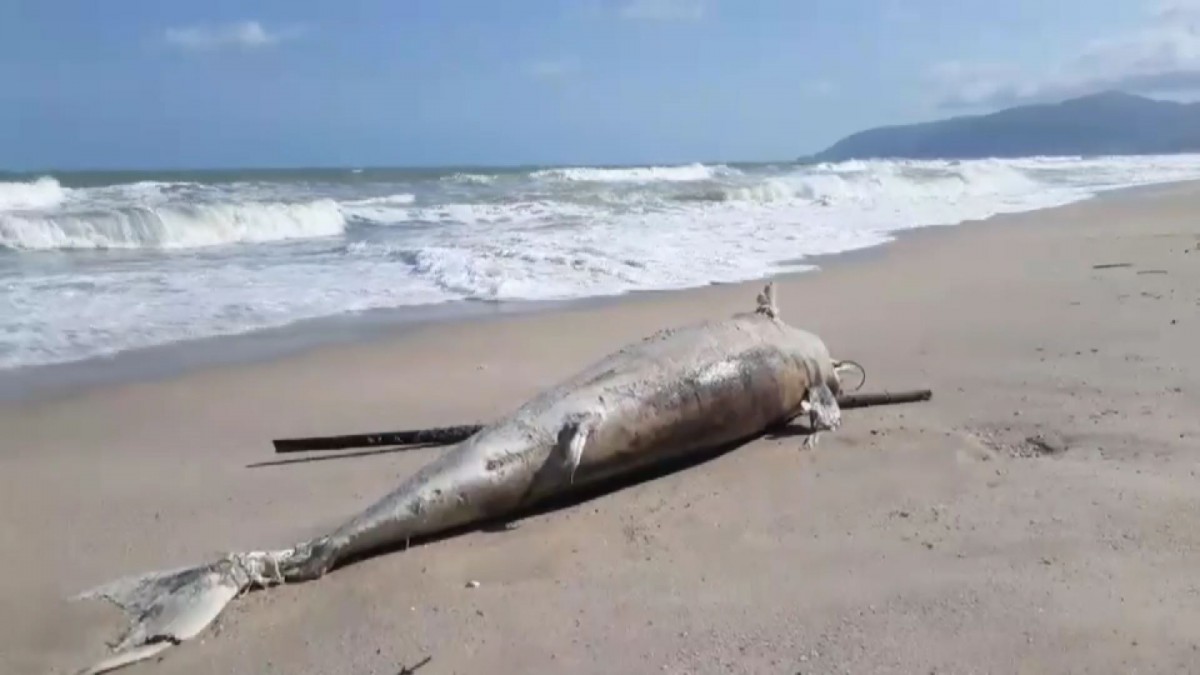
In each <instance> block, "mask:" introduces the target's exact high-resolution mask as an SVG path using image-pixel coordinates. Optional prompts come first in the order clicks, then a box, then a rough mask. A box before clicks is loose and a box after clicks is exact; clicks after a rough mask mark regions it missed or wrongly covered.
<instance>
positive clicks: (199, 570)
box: [78, 285, 851, 673]
mask: <svg viewBox="0 0 1200 675" xmlns="http://www.w3.org/2000/svg"><path fill="white" fill-rule="evenodd" d="M850 363H851V362H839V361H835V360H834V359H832V358H831V357H830V355H829V351H828V350H827V349H826V346H825V344H824V343H823V342H822V341H821V339H820V338H818V337H817V336H815V335H813V334H811V333H809V332H806V331H803V330H800V329H797V328H794V327H792V326H789V325H787V324H786V323H784V322H783V321H782V320H781V319H780V317H779V312H778V310H777V308H776V305H775V298H774V289H773V286H771V285H768V286H767V288H766V290H765V291H764V293H763V294H760V295H759V298H758V307H757V309H756V310H755V311H753V312H747V313H743V314H737V315H734V316H733V317H731V318H728V319H725V320H720V321H709V322H705V323H700V324H696V325H692V326H687V327H681V328H675V329H668V330H664V331H661V332H659V333H657V334H655V335H653V336H651V337H648V338H646V339H644V340H642V341H641V342H638V343H635V344H633V345H630V346H627V347H626V348H624V349H622V350H620V351H618V352H616V353H613V354H611V355H609V356H607V357H605V358H604V359H602V360H600V361H598V362H597V363H595V364H593V365H592V366H590V367H589V368H587V369H586V370H584V371H582V372H580V373H578V374H576V375H575V376H574V377H572V378H570V379H568V380H566V381H564V382H562V383H561V384H559V385H558V386H556V387H554V388H552V389H550V390H548V391H545V392H544V393H542V394H540V395H539V396H537V397H536V398H534V399H532V400H530V401H528V402H527V403H525V404H524V405H523V406H521V407H520V408H519V409H517V410H516V411H515V412H513V413H512V414H511V415H510V416H509V417H507V418H505V419H502V420H499V421H497V422H494V423H492V424H490V425H487V426H485V427H484V428H483V429H481V430H480V431H479V432H477V433H476V434H474V435H473V436H471V437H470V438H468V439H467V440H465V441H463V442H461V443H459V444H458V445H457V446H456V447H454V448H452V449H450V451H448V452H446V453H445V454H442V455H440V456H439V457H438V458H437V459H435V460H434V461H432V462H431V463H430V464H428V465H426V466H425V467H424V468H422V469H420V470H419V471H418V472H417V473H416V474H414V475H413V476H412V477H410V478H409V479H407V480H406V481H405V482H404V483H403V484H401V485H400V486H399V487H398V488H396V489H395V490H394V491H393V492H391V493H390V494H388V495H385V496H384V497H383V498H382V499H380V500H379V501H377V502H376V503H375V504H373V505H371V506H370V507H368V508H367V509H365V510H364V511H362V512H361V513H359V514H358V515H356V516H354V517H353V518H351V519H350V520H348V521H347V522H345V523H344V524H343V525H341V526H340V527H338V528H337V529H336V530H334V531H333V532H331V533H329V534H327V535H325V536H322V537H318V538H316V539H313V540H311V541H307V542H304V543H301V544H299V545H297V546H295V547H293V548H289V549H284V550H275V551H253V552H246V553H232V554H229V555H227V556H225V557H224V558H222V559H220V560H218V561H215V562H213V563H210V564H207V565H202V566H199V567H191V568H185V569H180V570H173V571H168V572H155V573H150V574H145V575H140V576H135V577H130V578H126V579H122V580H118V581H115V582H112V583H109V584H106V585H104V586H101V587H98V588H95V589H92V590H90V591H87V592H85V593H83V594H81V595H80V596H78V597H81V598H89V597H103V598H107V599H109V600H111V601H112V602H114V603H115V604H117V605H118V606H120V607H121V608H122V609H124V610H125V612H126V613H127V614H128V615H129V617H130V619H131V626H130V628H129V630H128V631H127V632H126V633H125V635H124V636H123V637H122V638H121V639H120V641H119V642H118V643H117V644H116V645H115V646H114V647H113V650H114V652H115V654H114V655H113V656H112V657H110V658H108V659H106V660H104V661H101V662H100V663H97V664H95V665H94V666H92V667H91V668H89V669H87V670H86V671H84V672H87V673H100V672H104V671H107V670H112V669H114V668H117V667H120V666H123V665H127V664H129V663H133V662H135V661H139V660H142V659H145V658H149V657H151V656H153V655H155V654H157V653H159V652H161V651H163V650H165V649H167V648H169V647H170V646H172V645H175V644H179V643H180V642H182V641H184V640H188V639H190V638H192V637H194V636H195V635H197V634H198V633H199V632H200V631H202V630H203V629H204V628H205V627H206V626H207V625H208V624H209V623H210V622H212V621H213V619H215V618H216V617H217V615H218V614H220V612H221V611H222V609H223V608H224V607H225V605H226V604H228V603H229V602H230V601H231V600H232V599H233V598H234V597H236V596H237V595H238V594H240V593H242V592H245V591H248V590H251V589H254V588H266V587H269V586H273V585H277V584H282V583H294V582H301V581H310V580H314V579H318V578H320V577H321V576H323V575H324V574H325V573H326V572H328V571H329V570H330V569H332V568H333V567H334V566H335V565H337V564H339V563H342V562H345V561H346V560H347V559H350V558H359V557H362V556H364V555H367V554H370V553H372V552H375V551H379V550H382V549H387V548H395V547H397V546H399V545H401V544H404V543H405V542H407V541H409V540H410V539H412V538H416V537H421V536H425V535H431V534H437V533H441V532H445V531H447V530H451V529H454V528H459V527H462V526H465V525H470V524H473V523H477V522H480V521H485V520H491V519H495V518H497V517H501V516H504V515H506V514H512V513H514V512H517V511H519V510H521V509H524V508H528V507H529V506H531V505H535V504H538V503H540V502H542V501H543V500H545V499H547V498H549V497H554V496H560V495H563V494H567V493H570V492H571V491H574V490H579V489H581V488H582V487H584V486H586V485H588V484H592V483H595V482H596V481H599V480H602V479H605V478H610V477H614V476H617V475H621V474H627V473H630V472H632V471H634V470H637V469H639V468H644V467H647V466H649V465H653V464H657V463H661V462H664V461H667V460H671V459H679V458H683V457H686V456H689V455H694V454H698V453H700V452H703V451H711V450H712V449H714V448H718V447H723V446H726V445H728V444H731V443H737V442H739V441H743V440H748V439H750V438H752V437H754V436H757V435H759V434H761V433H763V432H764V431H765V430H767V429H769V428H771V427H772V426H775V425H778V424H783V423H786V422H788V421H789V420H791V419H793V418H795V417H797V416H798V415H801V414H805V413H807V414H808V416H809V421H810V425H811V426H812V430H813V431H814V432H819V431H823V430H833V429H836V428H837V427H838V426H839V425H840V421H841V419H840V410H839V409H838V405H837V401H836V399H835V396H836V395H837V394H838V393H840V392H841V382H840V377H841V370H842V369H843V368H845V367H847V364H850ZM810 438H813V439H815V435H814V436H810Z"/></svg>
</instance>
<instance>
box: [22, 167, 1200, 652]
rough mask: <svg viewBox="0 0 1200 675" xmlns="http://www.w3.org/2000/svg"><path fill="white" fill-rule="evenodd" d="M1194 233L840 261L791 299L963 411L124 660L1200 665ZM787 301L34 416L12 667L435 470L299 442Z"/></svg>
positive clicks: (1030, 228)
mask: <svg viewBox="0 0 1200 675" xmlns="http://www.w3.org/2000/svg"><path fill="white" fill-rule="evenodd" d="M1198 213H1200V186H1198V185H1197V184H1179V185H1172V186H1168V187H1160V188H1154V189H1147V190H1140V191H1137V192H1131V193H1126V194H1122V195H1114V196H1109V197H1105V198H1102V199H1097V200H1092V201H1089V202H1085V203H1079V204H1075V205H1071V206H1067V207H1064V208H1059V209H1054V210H1049V211H1041V212H1035V213H1029V214H1023V215H1016V216H1004V217H999V218H995V219H992V220H989V221H986V222H983V223H974V224H970V225H966V226H961V227H955V228H937V229H928V230H920V231H916V232H913V233H910V234H906V235H904V236H903V237H902V238H901V239H900V240H899V241H898V242H895V243H893V244H890V245H888V246H885V247H882V248H876V249H871V250H869V251H866V252H863V253H859V254H853V255H849V256H843V257H840V258H836V259H833V260H827V261H822V265H823V269H822V271H820V272H818V273H811V274H801V275H796V276H792V277H788V278H785V279H781V280H780V282H779V295H780V306H781V309H782V312H783V317H784V318H785V320H787V321H788V322H790V323H792V324H794V325H797V326H800V327H804V328H807V329H810V330H813V331H815V332H817V333H818V334H819V335H821V336H822V337H823V338H824V339H825V340H826V342H827V343H828V344H829V345H830V346H831V348H832V349H833V351H834V352H835V353H836V354H838V355H840V356H842V357H846V358H853V359H855V360H856V361H858V362H860V363H862V364H863V365H864V366H865V367H866V368H867V370H868V373H869V379H868V383H867V386H866V389H868V390H873V391H874V390H881V389H905V388H916V387H928V388H931V389H933V390H934V399H933V400H932V401H931V402H928V403H923V404H915V405H908V406H897V407H890V408H875V409H869V410H856V411H848V412H847V413H846V414H845V420H844V426H843V428H842V429H841V430H840V431H838V432H837V433H833V434H827V435H825V436H824V437H823V438H822V441H821V443H820V445H818V446H817V447H816V448H815V449H812V450H804V449H802V448H801V439H800V438H799V437H784V438H768V439H763V440H760V441H756V442H754V443H751V444H748V445H746V446H744V447H743V448H741V449H739V450H737V451H735V452H732V453H730V454H727V455H724V456H722V457H720V458H718V459H716V460H713V461H711V462H708V463H706V464H703V465H701V466H698V467H694V468H691V469H688V470H686V471H683V472H680V473H676V474H672V475H669V476H666V477H664V478H661V479H658V480H654V481H650V482H647V483H643V484H640V485H636V486H633V487H630V488H628V489H625V490H621V491H618V492H614V493H611V494H608V495H605V496H602V497H599V498H597V499H594V500H591V501H588V502H586V503H584V504H581V505H579V506H576V507H573V508H571V509H567V510H562V511H557V512H552V513H547V514H543V515H539V516H536V517H533V518H530V519H527V520H523V521H521V522H519V523H517V524H516V527H514V528H513V529H511V530H508V531H496V532H475V533H470V534H466V535H463V536H459V537H456V538H453V539H449V540H445V541H441V542H437V543H434V544H430V545H426V546H421V547H416V548H413V549H411V550H408V551H405V552H401V553H396V554H392V555H386V556H381V557H376V558H372V559H369V560H366V561H363V562H360V563H358V564H355V565H352V566H349V567H346V568H343V569H340V570H338V571H337V572H335V573H333V574H331V575H330V576H328V577H327V578H325V579H322V580H321V581H319V582H317V583H311V584H303V585H298V586H289V587H284V588H280V589H275V590H272V591H271V592H266V593H253V594H250V595H247V596H245V597H242V598H240V599H238V600H237V601H236V602H234V603H233V604H232V605H231V606H230V607H229V608H228V609H227V610H226V612H225V614H223V615H222V617H221V618H220V619H219V621H218V623H217V624H216V625H215V626H214V627H212V628H210V629H209V630H208V631H206V632H205V633H204V634H203V635H202V636H201V638H198V639H196V640H194V641H192V642H188V643H185V644H184V645H182V646H180V647H177V648H175V649H172V650H170V651H169V652H168V653H167V655H166V658H165V659H163V660H161V661H158V662H147V663H143V664H139V665H136V666H134V667H131V668H130V669H128V670H126V671H124V672H128V673H131V674H134V673H138V674H141V673H145V674H147V675H148V674H151V673H154V674H162V675H169V674H176V673H181V674H182V673H189V674H190V673H212V674H217V673H220V674H231V673H255V674H261V673H287V674H288V675H300V674H313V675H316V674H329V673H339V674H347V675H369V674H372V673H374V674H387V675H391V674H394V673H397V672H406V671H404V670H403V669H404V668H405V667H411V666H413V665H414V664H416V663H418V662H421V661H423V660H424V659H426V658H429V659H430V660H429V661H428V662H427V664H426V665H424V666H423V667H421V668H420V669H418V670H417V671H416V672H417V673H418V674H419V675H442V674H450V673H459V674H467V673H485V672H486V673H494V674H497V675H498V674H507V673H513V674H517V673H567V672H570V673H595V674H601V673H603V674H609V673H726V672H729V673H798V672H802V673H854V674H857V673H922V674H923V673H939V674H942V673H1134V672H1137V673H1185V672H1196V671H1197V669H1198V668H1200V574H1198V573H1197V564H1196V559H1197V554H1198V553H1200V477H1198V476H1197V471H1198V470H1200V449H1198V443H1200V416H1198V415H1197V412H1196V411H1197V410H1200V349H1198V348H1197V345H1198V344H1200V243H1198V242H1200V218H1198V217H1197V214H1198ZM1118 263H1128V266H1118V267H1106V268H1100V269H1097V268H1096V266H1097V265H1111V264H1118ZM760 286H761V284H760V283H757V282H756V283H752V284H736V285H722V286H713V287H709V288H704V289H700V290H693V291H684V292H672V293H646V294H639V295H636V296H631V297H629V298H626V299H624V300H621V301H619V302H606V303H598V304H593V305H584V306H581V307H578V308H575V309H570V310H566V311H557V312H552V313H543V314H536V315H527V316H511V317H499V318H491V319H481V320H473V321H463V322H456V323H444V324H431V325H428V326H423V327H421V328H418V329H413V330H407V331H405V332H403V334H400V335H397V336H396V337H392V338H386V339H378V340H374V341H372V342H369V343H365V344H357V345H342V346H331V347H324V348H320V349H317V350H314V351H310V352H307V353H304V354H302V355H299V356H293V357H288V358H285V359H282V360H277V361H273V362H267V363H259V364H250V365H246V364H239V365H236V366H229V367H221V368H208V369H204V370H201V371H199V372H193V373H190V374H187V375H184V376H180V377H173V378H170V379H166V380H161V381H154V382H141V383H136V382H135V383H127V384H114V385H108V386H103V387H98V388H93V389H89V390H86V391H82V392H79V393H76V394H72V395H67V396H59V397H56V398H53V399H50V400H40V401H36V402H32V401H31V402H11V403H5V404H3V405H2V406H0V439H2V440H0V513H3V518H2V520H0V523H2V526H0V550H2V551H3V556H2V559H3V564H4V572H5V573H4V574H3V575H0V598H3V602H0V625H2V626H3V630H2V631H0V672H2V673H6V674H8V673H12V674H14V675H16V674H24V673H30V674H33V673H70V672H73V671H75V670H77V669H79V668H81V667H83V666H86V665H88V664H89V663H91V662H92V661H94V660H95V659H96V658H98V657H100V656H102V655H103V654H104V653H105V651H104V643H105V641H106V640H109V639H112V638H113V637H115V636H116V635H117V633H118V632H119V629H120V627H121V625H122V621H121V617H120V615H119V612H117V611H116V610H115V608H112V607H110V606H108V605H106V604H104V603H101V602H86V603H71V602H68V601H67V598H68V597H69V596H71V595H73V594H75V593H77V592H79V591H82V590H84V589H86V588H89V587H91V586H93V585H95V584H98V583H101V582H105V581H108V580H111V579H113V578H116V577H120V576H124V575H126V574H130V573H135V572H144V571H150V570H156V569H163V568H170V567H174V566H178V565H184V564H190V563H196V562H201V561H205V560H208V559H211V558H212V557H213V556H214V555H219V554H221V553H223V552H225V551H227V550H241V549H255V548H265V547H278V546H285V545H289V544H291V543H293V542H294V541H297V540H299V539H302V538H306V537H309V536H312V535H315V534H317V533H319V532H321V531H323V530H325V529H327V528H329V527H331V526H333V525H335V524H336V523H338V522H340V521H341V520H342V519H343V518H345V517H346V516H348V515H350V514H352V513H354V512H355V511H357V510H358V509H360V508H362V507H363V506H365V505H367V504H368V503H370V502H371V501H372V500H374V499H375V498H377V497H378V496H380V495H382V494H384V493H385V492H386V491H388V490H389V489H390V488H391V487H392V486H393V485H394V484H395V483H396V482H397V481H398V480H399V479H400V478H401V477H403V476H405V475H407V474H409V473H411V472H412V471H414V470H415V469H416V468H417V467H419V466H420V465H422V464H423V463H425V462H427V461H429V459H430V458H431V457H433V456H434V453H436V452H438V450H436V449H424V450H419V451H416V452H408V453H384V454H374V455H367V456H359V457H344V458H337V459H331V460H329V461H311V462H295V463H279V462H278V460H279V459H280V457H279V456H276V455H274V454H273V452H272V449H271V445H270V441H271V439H273V438H279V437H284V436H299V435H308V434H314V435H317V434H336V433H350V432H357V431H367V430H380V429H390V428H405V427H415V426H434V425H440V424H455V423H466V422H475V421H481V420H488V419H492V418H495V417H497V416H500V415H502V414H505V413H507V412H508V411H510V410H512V409H513V408H514V407H515V406H516V405H518V404H519V403H520V402H522V401H523V400H524V399H526V398H527V397H528V396H530V395H532V394H533V393H535V392H537V391H538V390H539V389H541V388H543V387H545V386H547V385H550V384H552V383H554V382H555V381H557V380H558V379H559V378H561V377H563V376H566V375H568V374H570V373H571V372H573V371H575V370H577V369H578V368H580V367H582V366H584V365H586V364H587V363H589V362H590V361H592V360H593V359H594V358H596V357H599V356H601V355H603V354H605V353H607V352H609V351H611V350H613V349H615V348H617V347H619V346H620V345H621V344H623V343H625V342H628V341H631V340H635V339H638V338H640V337H642V336H644V335H647V334H649V333H651V332H653V331H655V330H658V329H660V328H663V327H666V326H670V325H676V324H681V323H686V322H690V321H694V320H700V319H705V318H712V317H720V316H724V315H727V314H729V313H732V312H737V311H744V310H747V309H750V308H752V306H753V302H754V296H755V293H757V291H758V290H759V287H760ZM0 377H3V376H2V375H0ZM472 580H475V581H478V582H479V587H478V588H467V587H466V584H467V582H468V581H472Z"/></svg>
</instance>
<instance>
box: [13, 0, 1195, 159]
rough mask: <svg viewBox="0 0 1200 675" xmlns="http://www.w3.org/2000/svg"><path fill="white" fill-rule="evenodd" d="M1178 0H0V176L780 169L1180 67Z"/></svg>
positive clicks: (1156, 88)
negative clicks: (853, 141)
mask: <svg viewBox="0 0 1200 675" xmlns="http://www.w3.org/2000/svg"><path fill="white" fill-rule="evenodd" d="M1198 17H1200V3H1196V2H1189V1H1187V0H1175V1H1173V2H1170V1H1168V2H1165V3H1164V2H1158V1H1149V2H1148V1H1146V0H1059V1H1057V2H1053V3H1047V2H1045V1H1044V0H1008V1H1006V2H995V0H937V1H935V0H903V1H902V0H575V1H571V0H561V1H560V2H550V1H549V0H506V1H504V2H501V1H499V0H386V1H385V0H341V1H339V2H318V1H317V0H271V1H264V2H252V1H249V0H245V1H241V2H237V1H231V0H209V1H207V2H183V1H177V2H176V1H165V0H110V1H107V2H96V1H95V0H76V1H70V2H68V1H65V0H5V1H4V2H2V3H0V167H8V168H17V169H38V168H48V167H55V168H131V167H144V168H157V167H181V168H186V167H217V166H222V167H238V166H305V165H307V166H312V165H336V166H371V165H433V164H438V165H440V164H526V163H568V164H595V163H649V162H658V163H664V162H688V161H705V160H709V161H736V160H772V159H788V158H793V157H796V156H798V155H801V154H805V153H808V152H812V151H816V150H819V149H821V148H822V147H824V146H826V145H828V144H829V143H831V142H833V141H834V140H836V139H837V138H839V137H841V136H843V135H845V134H847V133H851V132H854V131H857V130H860V129H862V128H865V127H870V126H875V125H880V124H890V123H899V122H908V121H916V120H923V119H930V118H934V117H940V116H945V115H948V114H951V113H959V112H972V111H984V110H990V109H994V108H997V107H1001V106H1004V105H1008V104H1013V103H1022V102H1028V101H1037V100H1052V99H1054V98H1061V97H1062V96H1064V95H1070V94H1076V93H1086V92H1087V91H1091V90H1094V89H1099V88H1114V87H1115V88H1120V87H1123V86H1125V85H1129V84H1132V83H1135V82H1136V83H1137V86H1138V88H1141V89H1151V90H1153V91H1145V92H1144V93H1151V94H1163V95H1170V96H1185V95H1186V94H1188V93H1190V88H1193V87H1195V88H1200V87H1197V83H1198V81H1200V78H1197V77H1194V76H1195V75H1196V74H1200V30H1198V29H1197V27H1198V26H1200V21H1198V20H1197V18H1198Z"/></svg>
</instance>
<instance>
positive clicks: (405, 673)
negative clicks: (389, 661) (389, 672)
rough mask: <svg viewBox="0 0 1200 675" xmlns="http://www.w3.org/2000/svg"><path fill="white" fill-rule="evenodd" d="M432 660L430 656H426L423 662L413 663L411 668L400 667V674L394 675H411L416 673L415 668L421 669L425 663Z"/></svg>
mask: <svg viewBox="0 0 1200 675" xmlns="http://www.w3.org/2000/svg"><path fill="white" fill-rule="evenodd" d="M432 660H433V657H432V656H426V657H425V660H423V661H418V662H416V663H414V664H413V665H412V667H409V666H400V672H399V673H396V675H413V674H414V673H416V672H417V668H421V667H423V666H424V665H425V664H426V663H429V662H430V661H432Z"/></svg>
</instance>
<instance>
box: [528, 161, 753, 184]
mask: <svg viewBox="0 0 1200 675" xmlns="http://www.w3.org/2000/svg"><path fill="white" fill-rule="evenodd" d="M735 173H738V172H737V170H736V169H732V168H730V167H727V166H725V165H717V166H706V165H704V164H687V165H684V166H647V167H630V168H621V169H595V168H589V167H578V168H569V169H543V170H541V171H535V172H533V174H531V176H532V177H533V178H535V179H539V180H551V181H567V182H579V183H626V182H631V183H649V182H655V181H670V182H683V181H701V180H712V179H714V178H718V177H721V176H729V175H733V174H735Z"/></svg>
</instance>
